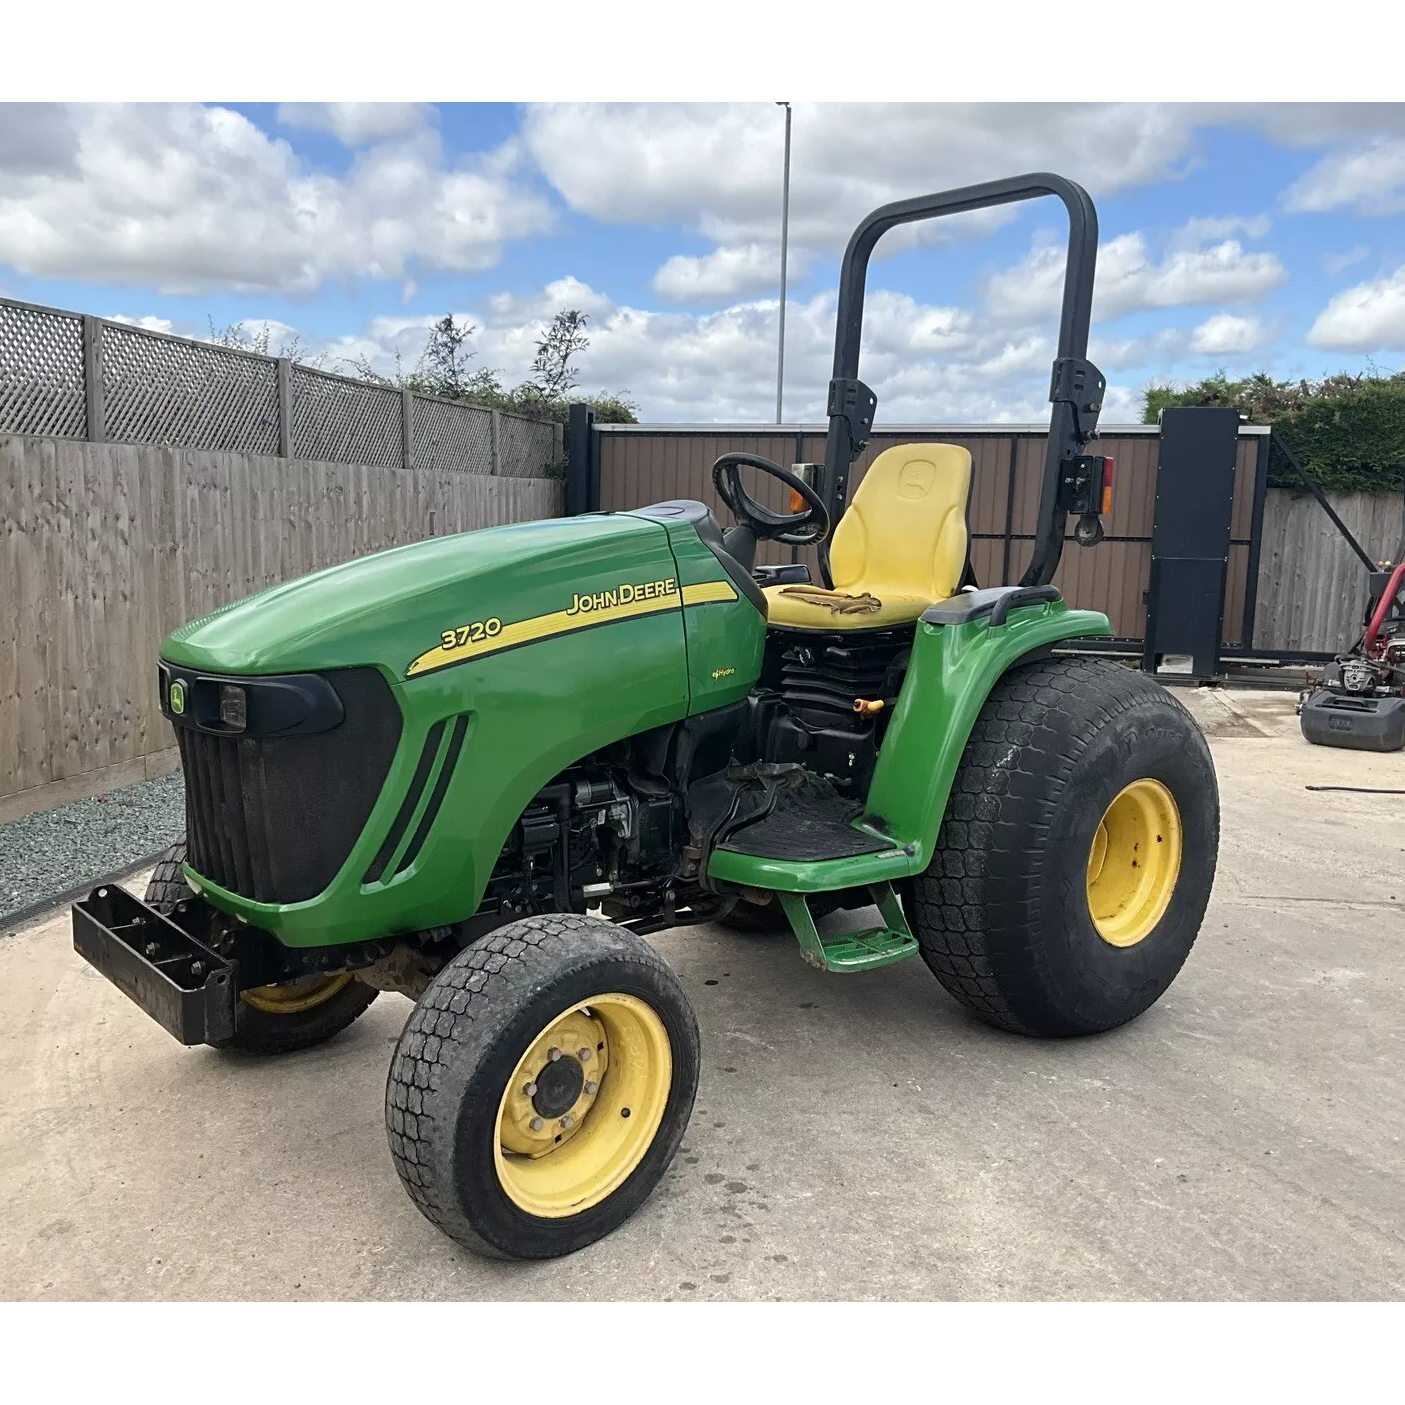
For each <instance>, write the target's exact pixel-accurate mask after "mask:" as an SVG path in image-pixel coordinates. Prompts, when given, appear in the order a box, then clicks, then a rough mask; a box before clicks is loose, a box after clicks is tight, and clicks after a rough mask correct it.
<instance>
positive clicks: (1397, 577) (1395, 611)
mask: <svg viewBox="0 0 1405 1405" xmlns="http://www.w3.org/2000/svg"><path fill="white" fill-rule="evenodd" d="M1396 554H1397V556H1398V557H1399V558H1401V564H1400V565H1397V566H1394V567H1391V568H1390V569H1388V570H1380V571H1374V572H1372V573H1371V575H1370V577H1369V586H1368V591H1367V599H1366V620H1365V625H1366V628H1365V633H1363V634H1362V636H1361V638H1360V639H1358V640H1357V641H1356V643H1355V644H1354V645H1352V647H1351V648H1350V649H1348V650H1347V652H1346V653H1344V654H1341V655H1339V656H1338V657H1337V658H1336V659H1334V660H1333V661H1332V662H1331V663H1329V664H1327V665H1326V666H1325V667H1324V668H1323V670H1322V677H1321V680H1320V681H1319V682H1318V684H1317V686H1316V687H1315V688H1310V689H1308V690H1307V691H1305V692H1304V693H1303V694H1302V696H1301V697H1300V698H1299V699H1298V719H1299V722H1300V723H1301V725H1302V729H1303V736H1305V737H1306V738H1307V739H1308V741H1310V742H1314V743H1316V744H1317V745H1318V746H1344V747H1350V748H1351V749H1352V750H1354V751H1399V750H1400V748H1401V747H1405V541H1402V543H1401V550H1400V551H1399V552H1397V553H1396ZM1386 564H1387V566H1389V563H1388V562H1387V563H1386Z"/></svg>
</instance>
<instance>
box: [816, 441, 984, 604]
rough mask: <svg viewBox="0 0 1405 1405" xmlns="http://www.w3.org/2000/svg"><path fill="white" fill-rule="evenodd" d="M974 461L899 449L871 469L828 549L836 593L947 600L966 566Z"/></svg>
mask: <svg viewBox="0 0 1405 1405" xmlns="http://www.w3.org/2000/svg"><path fill="white" fill-rule="evenodd" d="M970 491H971V455H970V453H969V452H968V451H967V450H965V449H961V448H958V447H957V446H956V445H955V444H898V445H896V446H894V447H893V448H891V449H885V450H884V451H883V452H882V453H881V454H879V455H878V457H877V458H876V459H874V461H873V463H872V464H870V465H869V469H868V472H867V473H866V474H864V478H863V482H861V483H860V484H859V487H858V491H857V492H856V493H855V494H854V498H853V501H852V502H851V503H850V504H849V509H848V511H847V512H845V514H844V516H843V517H842V518H840V521H839V526H838V527H837V528H836V529H835V532H834V536H833V538H832V539H831V541H830V545H829V568H830V574H831V575H832V576H833V578H834V588H835V589H836V590H852V589H854V588H855V587H859V586H861V587H863V588H865V589H868V590H871V591H874V592H875V593H876V594H878V595H880V596H881V595H882V589H881V587H887V589H888V590H889V591H893V592H898V593H901V594H904V595H917V596H921V597H922V598H924V599H929V600H933V601H936V600H945V599H946V598H947V597H948V596H950V595H954V594H955V593H956V589H957V587H958V586H959V585H960V583H961V572H962V570H963V569H964V568H965V565H966V499H967V497H968V496H969V494H970Z"/></svg>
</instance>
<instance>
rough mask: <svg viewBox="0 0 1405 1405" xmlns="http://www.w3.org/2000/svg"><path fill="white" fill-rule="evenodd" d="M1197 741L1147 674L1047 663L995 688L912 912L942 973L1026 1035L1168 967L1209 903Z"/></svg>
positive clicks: (1137, 1000) (1149, 994)
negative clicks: (1146, 676)
mask: <svg viewBox="0 0 1405 1405" xmlns="http://www.w3.org/2000/svg"><path fill="white" fill-rule="evenodd" d="M1218 847H1219V793H1218V789H1217V786H1216V783H1215V771H1214V765H1213V763H1212V762H1211V760H1210V752H1209V748H1208V747H1207V746H1206V745H1205V739H1204V737H1203V736H1202V735H1201V733H1200V729H1199V728H1198V727H1197V726H1196V724H1195V722H1194V721H1193V719H1192V718H1191V717H1190V715H1189V713H1187V712H1186V710H1185V709H1184V708H1183V707H1182V706H1181V704H1180V703H1179V702H1178V701H1177V700H1176V699H1175V698H1174V697H1172V696H1171V694H1170V693H1168V692H1167V691H1166V690H1165V689H1164V688H1162V687H1161V686H1160V685H1159V684H1157V683H1155V682H1153V681H1152V680H1150V679H1148V678H1144V677H1142V676H1141V675H1140V674H1136V673H1132V672H1130V671H1129V670H1127V669H1124V668H1121V667H1119V666H1118V665H1116V664H1110V663H1106V662H1103V661H1101V660H1088V659H1055V660H1049V661H1047V662H1042V663H1037V664H1031V665H1028V666H1026V667H1023V668H1018V669H1015V670H1012V671H1011V672H1010V673H1008V674H1006V675H1005V677H1004V678H1002V679H1001V680H1000V682H999V683H998V684H996V686H995V688H994V690H993V691H992V692H991V695H990V698H989V699H988V701H987V702H986V705H985V707H984V709H983V710H982V712H981V715H980V717H979V719H978V720H977V722H976V726H975V728H974V729H973V731H972V733H971V739H970V741H969V743H968V744H967V747H966V752H965V755H964V757H963V759H962V762H961V766H960V769H959V770H958V772H957V776H956V781H955V784H954V785H953V788H952V794H951V799H950V801H949V803H948V806H947V813H946V815H945V817H944V818H943V821H942V828H941V833H940V835H939V837H938V841H937V849H936V852H935V854H934V855H933V857H932V862H931V864H930V865H929V866H928V868H927V870H926V872H925V873H923V874H922V875H921V876H920V877H918V878H916V879H914V880H912V882H911V884H910V885H909V888H908V892H907V895H906V896H907V907H908V912H909V917H910V921H911V924H912V928H913V932H914V934H915V935H916V937H917V940H918V943H919V946H920V948H921V951H922V955H923V957H924V958H925V960H926V962H927V964H928V966H929V967H930V968H931V969H932V971H933V972H934V973H935V975H936V977H937V979H938V980H939V981H941V983H942V985H943V986H945V987H946V989H947V990H948V991H949V992H950V993H951V994H952V995H954V996H955V997H956V999H958V1000H959V1001H961V1003H962V1004H963V1005H966V1006H967V1007H968V1008H969V1009H971V1010H973V1011H974V1012H975V1013H976V1014H978V1015H979V1016H980V1017H981V1018H982V1019H984V1020H987V1021H989V1022H990V1023H991V1024H995V1025H999V1026H1000V1027H1001V1028H1003V1029H1009V1030H1014V1031H1016V1032H1018V1033H1021V1034H1033V1035H1045V1036H1050V1035H1052V1036H1060V1035H1075V1034H1092V1033H1096V1032H1098V1031H1101V1030H1107V1029H1112V1028H1115V1027H1116V1026H1117V1025H1120V1024H1123V1023H1125V1022H1126V1021H1127V1020H1130V1019H1133V1018H1135V1017H1136V1016H1137V1015H1139V1014H1141V1013H1142V1012H1143V1011H1144V1010H1146V1009H1147V1008H1148V1007H1149V1006H1150V1005H1152V1004H1154V1003H1155V1001H1156V1000H1158V999H1159V998H1160V996H1161V995H1162V994H1163V993H1164V992H1165V990H1166V988H1167V987H1168V986H1169V985H1170V984H1171V982H1172V981H1173V980H1174V979H1175V977H1176V974H1177V972H1178V971H1179V970H1180V968H1181V966H1182V964H1183V963H1184V962H1185V959H1186V957H1187V956H1188V955H1189V953H1190V948H1191V945H1192V944H1193V943H1194V941H1195V937H1196V933H1197V932H1198V931H1199V928H1200V923H1201V920H1202V918H1203V917H1204V915H1205V906H1206V903H1207V902H1208V901H1209V897H1210V888H1211V885H1212V884H1213V882H1214V877H1215V860H1216V855H1217V852H1218Z"/></svg>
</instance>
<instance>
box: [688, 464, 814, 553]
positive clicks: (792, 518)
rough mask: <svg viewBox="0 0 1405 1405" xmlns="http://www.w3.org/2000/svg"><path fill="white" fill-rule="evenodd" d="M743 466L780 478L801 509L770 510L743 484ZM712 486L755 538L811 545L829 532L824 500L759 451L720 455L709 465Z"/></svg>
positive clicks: (738, 520)
mask: <svg viewBox="0 0 1405 1405" xmlns="http://www.w3.org/2000/svg"><path fill="white" fill-rule="evenodd" d="M743 465H748V466H750V467H751V468H759V469H760V470H761V472H762V473H767V474H770V476H771V477H772V478H777V479H779V480H780V481H781V482H782V483H784V484H785V486H786V487H787V488H789V489H790V490H791V492H793V493H796V494H798V495H799V496H800V498H801V499H802V501H803V502H804V503H805V509H804V511H802V512H772V511H771V509H770V508H769V507H763V506H762V505H761V504H760V503H759V502H757V501H756V499H755V498H753V497H752V496H751V494H750V493H748V492H747V490H746V489H745V488H744V487H742V480H741V473H740V472H739V470H740V469H741V467H742V466H743ZM712 486H713V487H714V488H716V489H717V496H718V497H719V498H721V499H722V501H723V502H724V503H726V504H727V506H728V508H730V509H731V513H732V516H733V517H734V518H735V519H736V521H737V525H738V526H741V527H748V528H750V530H751V532H752V534H753V535H754V536H755V538H756V539H757V541H773V542H783V543H784V544H785V545H786V546H814V545H815V543H817V542H822V541H823V540H824V539H825V538H826V537H827V536H828V535H829V509H828V508H826V507H825V505H824V499H823V498H821V497H820V495H819V494H818V493H817V492H816V491H815V490H814V489H813V488H812V487H811V486H810V485H809V484H808V483H807V482H806V481H805V480H804V479H803V478H801V477H799V476H798V475H796V474H794V473H792V472H791V471H790V470H789V469H788V468H782V467H781V466H780V464H778V463H772V462H771V460H770V459H763V458H762V457H761V455H760V454H743V453H736V454H723V455H722V456H721V458H719V459H717V460H716V461H715V462H714V463H713V465H712Z"/></svg>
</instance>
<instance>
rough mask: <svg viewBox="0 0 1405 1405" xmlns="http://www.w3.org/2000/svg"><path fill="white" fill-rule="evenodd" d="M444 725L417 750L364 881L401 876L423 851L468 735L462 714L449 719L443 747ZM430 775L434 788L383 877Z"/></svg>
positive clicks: (435, 728) (434, 729) (434, 728)
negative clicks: (406, 783)
mask: <svg viewBox="0 0 1405 1405" xmlns="http://www.w3.org/2000/svg"><path fill="white" fill-rule="evenodd" d="M446 725H447V724H446V723H444V722H436V723H435V724H434V726H432V727H431V728H430V729H429V731H428V733H427V734H426V736H425V739H424V748H423V750H421V752H420V759H419V762H418V764H417V765H416V766H415V774H414V775H413V776H412V777H411V778H410V785H409V788H408V789H407V790H406V792H405V798H404V800H402V801H401V802H400V808H399V810H397V811H396V814H395V819H394V821H393V822H392V823H391V826H390V829H389V831H388V832H387V833H386V836H385V842H384V843H382V845H381V846H380V849H379V850H377V852H376V857H375V859H374V860H372V862H371V866H370V867H369V868H368V869H367V870H366V876H365V878H364V880H363V881H364V882H366V883H382V882H389V881H390V878H394V877H395V876H396V874H399V873H403V872H404V871H405V870H406V869H407V868H409V866H410V865H411V864H412V863H414V861H415V859H416V858H417V857H418V856H419V852H420V850H421V849H422V848H424V843H425V840H426V839H428V838H429V832H430V830H431V829H432V828H433V827H434V821H435V819H436V818H437V817H438V814H439V807H440V806H441V805H442V804H443V803H444V795H445V793H446V792H447V791H448V789H449V783H450V781H452V780H453V778H454V769H455V767H456V766H457V765H458V761H459V755H460V753H461V752H462V751H463V742H464V737H465V736H467V734H468V716H467V714H463V715H460V716H458V717H455V718H454V719H453V729H452V731H450V733H449V741H448V745H447V746H445V745H443V742H444V730H445V727H446ZM441 749H442V753H443V754H442V758H441V754H440V753H441ZM436 764H437V767H438V770H437V774H436ZM431 776H433V777H434V789H433V790H432V791H431V792H430V796H429V803H428V804H427V805H426V806H425V807H424V813H423V814H422V815H421V816H420V821H419V823H418V824H417V825H416V826H415V832H414V834H413V835H412V836H411V838H410V842H409V844H408V845H406V846H405V850H404V852H403V853H402V854H401V855H400V858H399V860H398V861H397V862H396V863H395V868H394V869H393V870H392V872H391V873H390V874H389V877H387V876H386V869H387V868H388V867H389V866H390V864H391V862H392V861H393V860H394V859H395V855H396V852H397V851H398V850H399V849H400V847H401V845H402V844H404V841H405V833H406V831H407V830H408V829H409V827H410V823H411V821H412V820H413V819H414V817H415V811H416V810H418V809H419V805H420V799H421V797H422V796H423V795H424V792H425V787H426V786H427V785H429V783H430V778H431Z"/></svg>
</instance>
